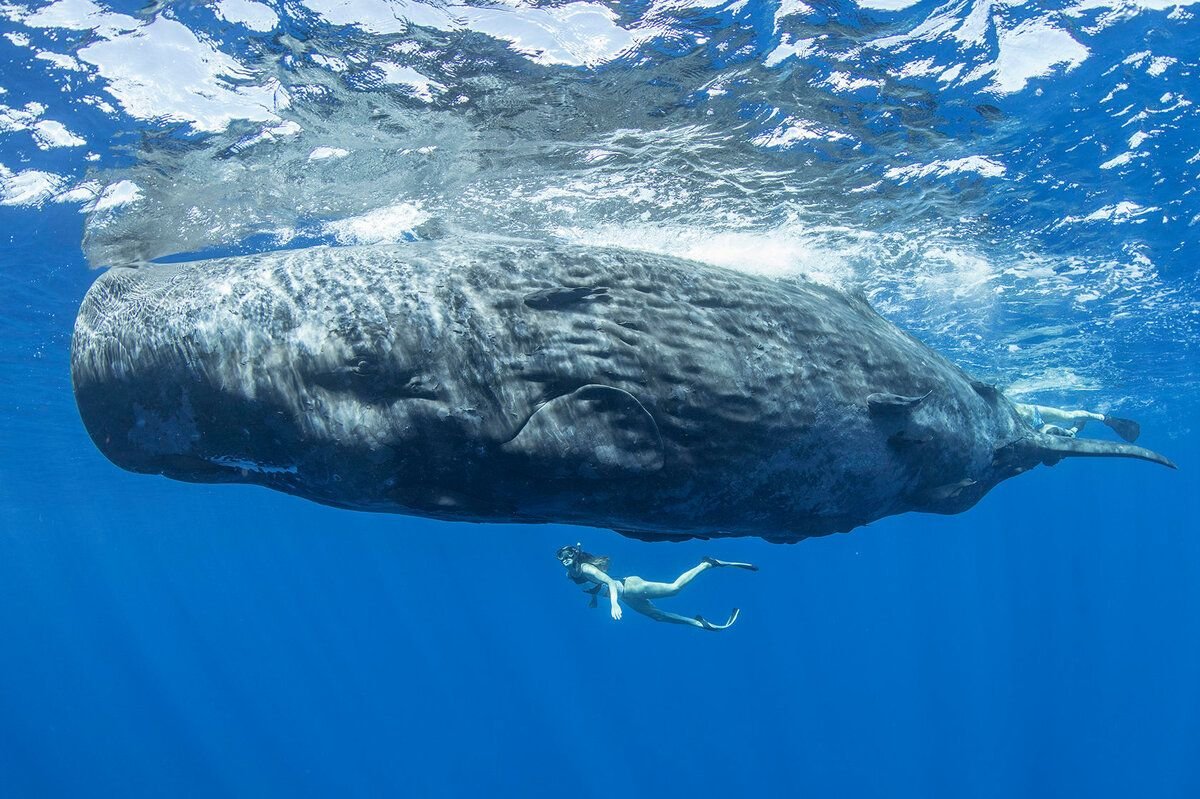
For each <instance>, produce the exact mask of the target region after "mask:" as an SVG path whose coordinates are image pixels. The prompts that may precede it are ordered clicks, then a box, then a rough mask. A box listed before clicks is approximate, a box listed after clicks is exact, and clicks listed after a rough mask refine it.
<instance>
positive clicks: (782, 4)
mask: <svg viewBox="0 0 1200 799" xmlns="http://www.w3.org/2000/svg"><path fill="white" fill-rule="evenodd" d="M913 1H914V2H916V0H913ZM885 2H886V0H885ZM812 12H813V9H812V6H810V5H809V4H808V3H805V2H803V0H779V8H777V9H775V30H779V21H780V20H782V19H786V18H787V17H799V16H808V15H809V14H811V13H812Z"/></svg>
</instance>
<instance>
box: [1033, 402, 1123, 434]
mask: <svg viewBox="0 0 1200 799" xmlns="http://www.w3.org/2000/svg"><path fill="white" fill-rule="evenodd" d="M1013 405H1014V406H1015V407H1016V409H1017V413H1019V414H1020V415H1021V418H1022V419H1024V420H1025V421H1026V422H1028V423H1029V424H1030V425H1031V426H1032V427H1033V429H1035V430H1037V431H1038V432H1039V433H1047V434H1049V435H1052V436H1065V437H1067V438H1074V437H1075V436H1076V435H1077V434H1078V433H1080V432H1081V431H1082V430H1083V428H1084V426H1085V425H1086V424H1087V423H1088V422H1100V423H1102V424H1104V425H1106V426H1107V427H1109V428H1110V429H1111V430H1112V431H1113V432H1114V433H1116V434H1117V435H1118V436H1120V437H1121V438H1123V439H1125V440H1126V441H1130V442H1133V441H1137V437H1138V436H1139V435H1141V432H1142V428H1141V425H1139V424H1138V423H1137V422H1135V421H1133V420H1132V419H1122V418H1120V417H1118V416H1108V415H1106V414H1103V413H1094V412H1092V411H1082V410H1064V409H1062V408H1052V407H1050V406H1048V405H1027V404H1025V403H1023V402H1014V403H1013Z"/></svg>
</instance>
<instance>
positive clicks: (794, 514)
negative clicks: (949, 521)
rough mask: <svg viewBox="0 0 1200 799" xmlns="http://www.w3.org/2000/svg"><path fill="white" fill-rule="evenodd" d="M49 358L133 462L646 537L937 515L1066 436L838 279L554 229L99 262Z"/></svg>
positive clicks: (217, 478)
mask: <svg viewBox="0 0 1200 799" xmlns="http://www.w3.org/2000/svg"><path fill="white" fill-rule="evenodd" d="M72 379H73V384H74V389H75V394H76V399H77V403H78V406H79V410H80V413H81V416H82V418H83V421H84V423H85V425H86V427H87V430H88V432H89V433H90V435H91V436H92V438H93V440H94V441H95V442H96V444H97V446H98V447H99V448H100V450H101V451H102V452H103V453H104V454H105V455H106V456H107V457H108V458H109V459H111V460H112V461H113V462H114V463H116V464H118V465H119V466H122V467H124V468H126V469H130V470H133V471H138V472H147V473H159V474H163V475H166V476H168V477H171V478H175V479H180V480H189V481H200V482H243V483H257V484H260V485H263V486H267V487H269V488H273V489H276V490H279V491H285V492H287V493H291V494H296V495H299V496H302V497H306V498H308V499H311V500H315V501H317V502H321V503H325V504H329V505H335V506H338V507H343V508H352V509H358V510H369V511H383V512H393V513H404V514H413V515H420V516H427V517H434V518H439V519H453V520H464V521H474V522H535V523H536V522H560V523H569V524H581V525H588V526H595V527H609V528H612V529H616V530H619V531H621V532H623V533H627V534H630V535H635V536H638V537H642V538H647V539H668V538H674V539H678V538H689V537H711V536H739V535H754V536H761V537H763V538H766V539H769V540H774V541H795V540H799V539H801V538H805V537H808V536H815V535H823V534H827V533H831V532H839V531H847V530H850V529H851V528H854V527H856V526H858V525H862V524H865V523H867V522H870V521H872V520H875V519H879V518H881V517H884V516H888V515H890V514H896V513H902V512H905V511H927V512H935V513H957V512H959V511H962V510H965V509H967V508H969V507H970V506H971V505H973V504H974V503H975V502H977V501H978V500H979V499H980V497H982V496H983V495H984V494H985V493H986V492H987V491H988V490H989V489H990V488H991V487H992V486H994V485H995V484H997V483H998V482H1000V481H1001V480H1004V479H1006V478H1008V477H1010V476H1012V475H1014V474H1017V473H1019V472H1021V471H1024V470H1026V469H1028V468H1031V467H1032V466H1034V465H1036V464H1038V463H1043V462H1044V463H1053V462H1055V461H1057V460H1058V459H1059V458H1061V457H1063V456H1064V452H1063V451H1062V446H1060V445H1059V442H1053V441H1050V440H1049V439H1050V437H1047V436H1044V435H1042V434H1041V433H1038V432H1035V431H1034V430H1033V429H1031V428H1030V427H1029V426H1028V425H1027V424H1026V423H1025V422H1023V421H1022V420H1021V419H1020V418H1019V416H1018V415H1017V413H1016V412H1015V410H1014V408H1013V406H1012V405H1011V403H1010V402H1009V401H1008V400H1007V399H1005V398H1004V397H1003V395H1001V394H1000V393H999V392H998V391H996V390H994V389H992V388H991V387H989V386H985V385H982V384H980V383H977V382H975V381H973V380H972V379H971V378H970V377H969V376H967V375H966V374H964V373H963V372H962V371H961V370H960V369H958V368H957V367H955V366H954V365H952V364H951V363H949V362H948V361H946V360H945V359H944V358H942V357H941V356H939V355H938V354H936V353H935V352H933V351H931V350H930V349H929V348H927V347H926V346H925V345H923V344H921V343H920V342H919V341H917V340H916V339H915V338H913V337H912V336H910V335H908V334H906V333H904V332H902V331H901V330H899V329H898V328H897V327H896V326H895V325H893V324H891V323H890V322H888V321H887V320H885V319H883V318H882V317H881V316H879V315H878V314H877V313H876V312H875V311H874V310H872V309H871V307H870V306H869V305H868V303H867V302H866V301H865V300H864V299H862V298H859V297H855V296H849V295H847V294H844V293H841V292H839V291H837V290H834V289H832V288H828V287H824V286H821V285H817V284H813V283H809V282H804V281H800V280H775V279H769V278H764V277H756V276H752V275H747V274H742V273H739V272H733V271H729V270H724V269H720V268H717V267H712V266H706V265H703V264H699V263H694V262H690V261H684V260H680V259H676V258H671V257H665V256H657V255H649V254H646V253H640V252H630V251H624V250H620V249H598V248H591V247H588V248H585V247H579V246H572V245H567V244H559V243H546V242H526V241H514V240H502V239H489V238H461V239H455V240H441V241H433V242H417V243H409V244H402V245H389V246H374V247H339V248H313V249H307V250H295V251H285V252H277V253H272V254H266V255H254V256H245V257H236V258H223V259H214V260H205V261H195V262H190V263H181V264H173V265H150V266H146V267H142V268H136V269H134V268H115V269H111V270H109V271H107V272H106V273H104V274H102V275H101V276H100V277H99V279H97V280H96V282H95V284H94V285H93V286H92V288H91V289H90V291H89V292H88V294H87V296H86V297H85V299H84V301H83V304H82V307H81V309H80V312H79V316H78V319H77V322H76V327H75V334H74V340H73V344H72ZM1105 443H1106V444H1107V442H1105ZM1063 446H1065V445H1063ZM1056 447H1057V451H1055V448H1056ZM1108 447H1110V448H1118V449H1119V448H1122V447H1123V450H1122V451H1121V452H1120V453H1116V454H1123V455H1130V456H1132V457H1145V458H1151V459H1159V458H1160V456H1154V455H1153V453H1149V452H1148V451H1146V450H1141V449H1140V448H1137V447H1131V446H1128V445H1115V444H1113V445H1108ZM1065 454H1114V453H1113V452H1105V453H1095V452H1087V453H1065Z"/></svg>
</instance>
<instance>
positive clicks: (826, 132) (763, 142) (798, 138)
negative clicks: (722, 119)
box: [753, 117, 852, 149]
mask: <svg viewBox="0 0 1200 799" xmlns="http://www.w3.org/2000/svg"><path fill="white" fill-rule="evenodd" d="M851 138H852V137H851V136H850V135H849V134H846V133H841V132H839V131H836V130H831V129H829V128H827V127H825V126H823V125H818V124H817V123H815V122H811V121H809V120H807V119H798V118H796V117H788V118H787V119H785V120H784V121H783V123H782V124H780V125H779V126H778V127H776V128H775V129H774V130H772V131H771V132H770V133H764V134H762V135H761V136H757V137H755V138H754V140H753V142H754V144H756V145H758V146H759V147H774V148H778V149H787V148H788V147H792V146H794V145H795V144H797V143H799V142H802V141H810V140H814V139H823V140H825V141H842V140H848V139H851Z"/></svg>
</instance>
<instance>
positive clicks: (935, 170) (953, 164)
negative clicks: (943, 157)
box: [883, 155, 1007, 183]
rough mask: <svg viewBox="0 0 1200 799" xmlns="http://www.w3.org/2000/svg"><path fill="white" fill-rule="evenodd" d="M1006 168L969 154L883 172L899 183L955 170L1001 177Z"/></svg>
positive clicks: (980, 156)
mask: <svg viewBox="0 0 1200 799" xmlns="http://www.w3.org/2000/svg"><path fill="white" fill-rule="evenodd" d="M1006 171H1007V170H1006V169H1005V167H1004V165H1003V164H1000V163H997V162H995V161H993V160H992V159H990V158H985V157H984V156H982V155H969V156H967V157H966V158H956V159H952V160H949V161H932V162H930V163H928V164H910V165H909V166H897V167H892V168H891V169H889V170H887V171H886V172H884V173H883V176H884V177H886V178H891V179H892V180H899V181H900V182H901V183H904V182H907V181H909V180H912V179H913V178H924V177H929V176H930V175H935V176H938V177H942V176H945V175H952V174H954V173H956V172H975V173H978V174H979V175H980V176H982V177H985V178H1001V177H1004V174H1005V172H1006Z"/></svg>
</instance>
